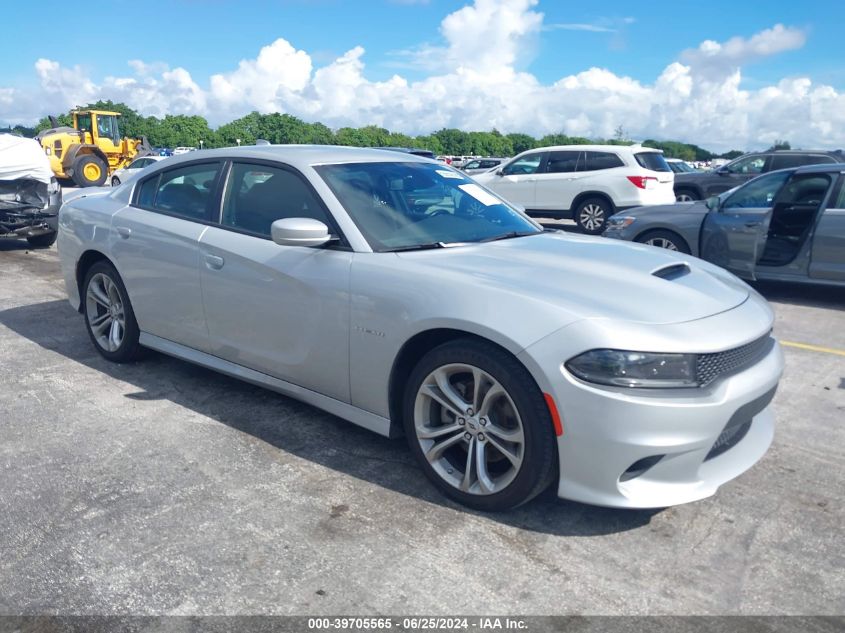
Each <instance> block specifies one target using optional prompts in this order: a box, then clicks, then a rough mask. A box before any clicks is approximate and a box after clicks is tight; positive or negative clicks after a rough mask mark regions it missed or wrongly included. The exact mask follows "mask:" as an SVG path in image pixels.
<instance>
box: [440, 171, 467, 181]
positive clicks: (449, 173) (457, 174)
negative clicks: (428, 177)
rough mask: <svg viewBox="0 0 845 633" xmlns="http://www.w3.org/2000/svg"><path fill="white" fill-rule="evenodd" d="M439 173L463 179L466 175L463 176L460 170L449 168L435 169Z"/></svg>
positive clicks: (445, 176) (447, 176) (446, 176)
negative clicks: (450, 169)
mask: <svg viewBox="0 0 845 633" xmlns="http://www.w3.org/2000/svg"><path fill="white" fill-rule="evenodd" d="M434 171H436V172H437V173H438V174H440V175H441V176H443V177H444V178H454V179H455V180H463V179H464V177H463V176H461V175H460V174H459V173H458V172H455V171H449V170H448V169H435V170H434Z"/></svg>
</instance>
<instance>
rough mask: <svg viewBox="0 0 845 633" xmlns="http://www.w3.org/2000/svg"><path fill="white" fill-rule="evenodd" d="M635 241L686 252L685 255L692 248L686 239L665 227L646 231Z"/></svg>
mask: <svg viewBox="0 0 845 633" xmlns="http://www.w3.org/2000/svg"><path fill="white" fill-rule="evenodd" d="M634 241H635V242H639V243H640V244H648V245H649V246H656V247H657V248H665V249H666V250H670V251H675V252H678V253H684V254H685V255H689V254H690V248H689V246H688V245H687V242H686V240H685V239H684V238H682V237H681V236H680V235H678V234H677V233H675V232H673V231H666V230H663V229H658V230H655V231H646V232H645V233H643V234H642V235H639V236H637V239H636V240H634Z"/></svg>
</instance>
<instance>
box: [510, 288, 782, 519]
mask: <svg viewBox="0 0 845 633" xmlns="http://www.w3.org/2000/svg"><path fill="white" fill-rule="evenodd" d="M761 305H762V302H760V301H757V300H754V299H753V298H752V299H750V300H749V301H747V302H746V303H745V304H743V305H742V306H740V307H738V308H735V309H734V310H730V311H728V312H726V313H723V314H721V315H716V316H713V317H709V318H707V319H701V320H699V321H691V322H689V323H682V324H674V325H669V326H659V329H660V331H661V332H662V334H661V333H658V334H657V335H656V336H655V338H663V337H665V338H666V341H667V345H668V341H669V340H671V339H674V340H675V341H676V342H675V347H667V346H666V345H664V347H658V348H654V349H656V350H657V351H680V348H679V346H678V345H679V344H680V345H687V346H689V345H690V343H689V342H690V341H708V340H718V338H717V339H713V337H712V333H713V332H719V331H721V333H722V335H721V337H720V338H721V340H723V341H724V340H725V338H726V336H727V337H730V338H731V339H732V341H731V342H730V344H728V345H724V346H722V347H721V349H717V348H715V347H710V348H709V349H707V346H706V344H705V343H702V345H704V347H703V348H702V349H697V350H690V349H688V350H687V351H691V352H692V351H695V352H699V351H700V352H713V351H721V350H723V349H731V348H733V347H738V346H739V345H741V344H743V343H747V342H748V341H750V340H754V339H756V338H758V337H760V336H761V335H762V334H764V333H765V332H766V331H767V329H763V330H761V329H760V327H761V325H762V326H763V327H764V328H769V327H770V322H767V321H766V319H765V312H767V311H768V309H767V308H766V309H765V310H764V309H761V308H760V306H761ZM769 314H770V313H769ZM731 324H733V329H731V327H730V325H731ZM605 325H608V324H605ZM655 327H656V326H651V328H652V329H655ZM726 328H727V329H726ZM596 329H598V330H601V329H602V327H601V326H597V324H596V323H595V322H590V321H581V322H579V323H576V324H573V325H572V326H570V327H567V328H564V329H563V330H560V331H559V332H557V333H555V334H554V335H552V336H551V337H547V338H546V339H544V340H543V341H540V342H539V343H537V344H535V345H533V346H532V347H529V348H528V349H527V350H525V351H524V352H523V353H522V355H521V357H522V359H523V362H525V363H526V364H527V365H529V368H531V366H532V365H534V367H535V368H536V369H537V370H539V371H540V375H541V378H540V380H539V381H538V382H543V381H546V382H545V384H541V385H540V386H541V388H542V389H543V391H545V392H546V393H549V394H551V395H552V396H553V397H554V399H555V402H556V404H557V407H558V410H559V412H560V415H561V418H562V422H563V428H564V433H563V435H562V436H560V437H559V438H558V456H559V466H560V480H559V482H558V496H560V497H562V498H566V499H571V500H575V501H581V502H585V503H590V504H594V505H603V506H611V507H625V508H659V507H666V506H671V505H677V504H680V503H687V502H690V501H696V500H698V499H702V498H705V497H708V496H710V495H712V494H714V493H715V492H716V490H717V489H718V488H719V486H721V485H722V484H724V483H725V482H727V481H730V480H731V479H733V478H735V477H737V476H738V475H740V474H741V473H743V472H744V471H746V470H747V469H749V468H750V467H751V466H753V465H754V464H755V463H756V462H757V461H758V460H759V459H760V458H761V457H762V456H763V455H764V454H765V452H766V450H767V449H768V447H769V445H770V444H771V442H772V438H773V435H774V416H773V415H772V410H771V406H770V404H769V403H770V401H771V398H772V397H773V396H774V392H775V389H776V388H777V384H778V381H779V379H780V376H781V374H782V371H783V355H782V353H781V350H780V347H779V346H778V344H777V343H776V342H775V341H772V344H771V346H770V347H769V348H768V350H767V351H766V352H764V355H763V356H762V357H761V358H759V360H757V361H756V362H755V363H754V364H753V365H751V366H749V367H747V368H745V369H742V370H740V371H738V372H736V373H734V374H731V375H726V376H723V377H721V378H719V379H717V380H716V381H714V382H713V383H711V384H710V385H708V386H707V387H703V388H696V389H624V388H615V387H604V386H601V385H595V384H590V383H586V382H583V381H581V380H579V379H578V378H576V377H575V376H573V375H572V374H570V373H569V371H567V369H566V368H565V367H564V364H563V363H564V361H565V360H566V359H568V358H571V357H572V356H574V355H575V354H574V353H570V352H569V351H564V352H563V354H561V349H562V348H563V349H564V350H565V348H566V347H567V341H573V340H581V341H583V340H584V339H585V338H589V337H590V336H591V335H592V336H596V335H595V334H591V333H592V332H593V331H594V330H596ZM614 329H615V330H619V331H621V329H622V328H621V325H620V324H616V327H615V328H614V327H611V328H610V330H614ZM725 332H728V333H730V334H727V335H726V334H725ZM731 334H732V335H733V336H731ZM598 336H599V337H600V336H602V335H601V334H599V335H598ZM676 336H679V337H680V338H675V337H676ZM626 338H628V339H629V340H628V344H629V346H630V338H631V337H630V331H629V335H628V336H627V337H626ZM635 338H636V337H635ZM656 344H658V343H657V342H656V341H655V342H653V343H650V342H648V341H645V342H644V345H645V346H647V347H649V348H653V346H654V345H656ZM588 347H589V348H597V347H616V348H619V347H620V346H619V345H614V344H613V342H607V341H605V342H604V343H599V342H597V343H596V344H589V346H588ZM642 349H644V348H642ZM654 349H652V351H654ZM582 351H583V350H582ZM576 353H577V352H576ZM535 375H537V374H535ZM546 377H548V378H546ZM659 456H661V457H660V458H659V460H657V461H656V463H655V460H656V458H657V457H659ZM638 466H639V467H640V468H641V467H642V466H646V469H645V470H644V471H643V472H638Z"/></svg>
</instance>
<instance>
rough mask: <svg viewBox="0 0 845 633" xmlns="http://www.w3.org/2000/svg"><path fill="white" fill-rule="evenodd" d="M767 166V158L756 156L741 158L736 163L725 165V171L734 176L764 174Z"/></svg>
mask: <svg viewBox="0 0 845 633" xmlns="http://www.w3.org/2000/svg"><path fill="white" fill-rule="evenodd" d="M765 166H766V157H765V156H760V155H756V156H746V157H745V158H739V159H737V160H735V161H734V162H732V163H730V164H728V165H725V169H727V170H728V171H729V172H731V173H732V174H762V173H763V168H764V167H765Z"/></svg>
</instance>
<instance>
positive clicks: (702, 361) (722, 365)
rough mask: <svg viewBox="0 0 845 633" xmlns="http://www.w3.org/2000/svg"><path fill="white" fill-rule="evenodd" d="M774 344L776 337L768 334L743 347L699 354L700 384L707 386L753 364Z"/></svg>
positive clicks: (698, 371) (697, 364)
mask: <svg viewBox="0 0 845 633" xmlns="http://www.w3.org/2000/svg"><path fill="white" fill-rule="evenodd" d="M773 344H774V339H773V338H772V337H771V336H769V334H766V335H765V336H763V337H761V338H759V339H757V340H756V341H752V342H751V343H748V344H746V345H743V346H741V347H735V348H734V349H729V350H727V351H724V352H716V353H714V354H699V355H698V359H697V361H696V373H697V376H698V382H699V384H700V385H701V386H702V387H704V386H707V385H709V384H710V383H711V382H713V381H714V380H716V379H717V378H719V377H721V376H724V375H726V374H731V373H733V372H736V371H740V370H742V369H745V368H746V367H749V366H751V365H753V364H754V362H755V361H757V360H759V359H760V358H761V357H762V356H763V355H764V354H765V353H766V352H768V351H769V349H771V347H772V345H773Z"/></svg>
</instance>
